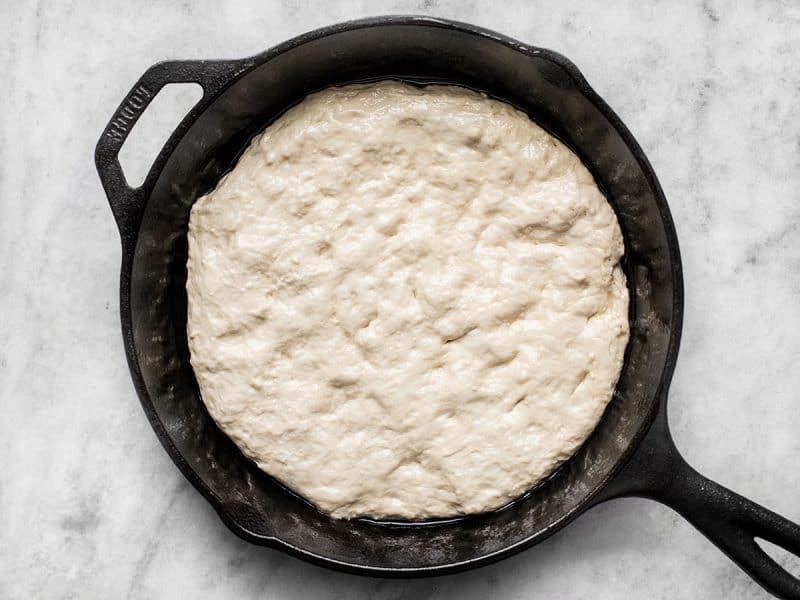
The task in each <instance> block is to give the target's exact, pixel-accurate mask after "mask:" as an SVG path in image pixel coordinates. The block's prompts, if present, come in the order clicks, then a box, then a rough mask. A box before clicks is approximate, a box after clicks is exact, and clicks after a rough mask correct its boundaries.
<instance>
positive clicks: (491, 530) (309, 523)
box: [95, 17, 800, 598]
mask: <svg viewBox="0 0 800 600" xmlns="http://www.w3.org/2000/svg"><path fill="white" fill-rule="evenodd" d="M390 77H391V78H397V79H403V80H407V81H412V82H447V83H453V84H460V85H464V86H468V87H471V88H474V89H478V90H482V91H485V92H486V93H488V94H490V95H492V96H495V97H497V98H501V99H504V100H506V101H508V102H511V103H512V104H514V105H516V106H518V107H520V108H522V109H523V110H525V111H527V112H528V114H529V115H530V116H531V118H533V119H534V120H536V121H537V122H539V123H540V124H542V125H543V126H544V127H546V128H547V129H549V130H550V131H551V132H553V133H554V134H555V135H557V136H558V137H559V138H561V139H562V140H564V141H565V142H566V143H567V144H568V145H570V146H571V147H572V148H573V149H574V150H575V151H576V152H577V154H578V155H579V156H580V157H581V159H582V160H583V161H584V162H585V163H586V165H587V166H588V167H589V169H590V170H591V172H592V173H593V174H594V176H595V178H596V180H597V181H598V182H599V184H600V185H601V187H602V188H603V189H604V191H605V193H606V194H607V196H608V198H609V200H610V202H611V203H612V205H613V206H614V208H615V210H616V211H617V214H618V216H619V220H620V224H621V226H622V231H623V234H624V237H625V243H626V257H625V261H624V268H625V272H626V274H627V277H628V283H629V286H630V292H631V298H632V304H631V313H630V323H631V339H630V343H629V346H628V349H627V355H626V360H625V366H624V368H623V371H622V374H621V377H620V381H619V384H618V385H617V389H616V392H615V394H614V398H613V400H612V402H611V403H610V405H609V409H608V410H607V411H606V413H605V415H604V416H603V419H602V420H601V422H600V424H599V425H598V426H597V429H596V430H595V431H594V433H593V434H592V435H591V437H590V438H589V440H588V441H587V442H586V443H585V444H584V445H583V446H582V447H581V448H580V450H579V451H578V452H577V453H576V454H575V456H574V457H573V458H571V459H570V460H569V461H567V463H565V464H564V465H563V466H562V468H560V469H559V470H557V471H556V473H555V474H554V475H553V476H552V477H551V478H550V479H548V480H547V481H546V482H545V483H544V484H542V485H540V486H538V487H536V488H535V489H533V490H532V491H531V492H529V493H528V494H527V495H526V496H524V497H523V498H521V499H519V500H518V501H516V502H514V503H512V504H511V505H509V506H508V507H506V508H504V509H502V510H499V511H496V512H492V513H487V514H481V515H476V516H470V517H467V518H462V519H455V520H449V521H439V522H426V523H417V524H408V523H380V522H371V521H368V520H352V521H343V520H335V519H331V518H330V517H328V516H326V515H324V514H321V513H320V512H318V511H317V510H315V509H314V508H313V507H312V506H311V505H309V504H308V503H306V502H305V501H303V500H302V499H300V498H298V497H297V496H295V495H293V494H292V493H290V492H289V491H287V490H286V489H285V488H283V487H282V486H280V485H279V484H278V483H276V482H275V481H274V480H273V479H271V478H270V477H268V476H267V475H265V474H264V473H262V472H261V471H260V470H259V469H258V468H257V467H256V466H255V465H254V464H253V463H252V462H250V461H249V460H247V459H246V458H245V457H244V456H243V455H242V454H241V453H240V452H239V450H238V449H237V448H236V446H234V444H233V443H232V442H231V441H230V440H229V439H228V438H227V437H226V436H225V435H224V434H223V433H221V432H220V430H219V429H218V428H217V427H216V425H215V424H214V422H213V421H212V420H211V418H210V417H209V415H208V414H207V412H206V411H205V409H204V407H203V404H202V402H201V400H200V395H199V392H198V389H197V384H196V382H195V379H194V375H193V373H192V369H191V367H190V364H189V351H188V347H187V342H186V333H185V329H186V292H185V289H184V284H185V280H186V228H187V221H188V215H189V209H190V207H191V205H192V203H193V201H194V200H195V199H197V198H198V196H200V195H202V194H203V193H205V192H206V191H208V190H209V189H211V188H212V187H213V186H214V185H215V183H216V182H217V181H218V180H219V179H220V176H221V175H222V174H224V173H225V172H226V171H227V170H229V169H230V168H231V166H232V165H233V164H234V162H235V160H236V158H237V156H238V155H239V153H240V152H241V151H242V149H243V148H244V146H245V144H246V143H247V141H248V140H249V139H250V138H251V136H252V135H253V134H254V133H256V132H258V131H259V130H261V129H262V128H263V127H264V126H265V125H266V124H267V123H269V122H270V121H271V120H273V119H275V117H276V116H278V115H279V114H280V113H281V112H282V111H284V110H285V109H286V108H287V107H289V106H291V105H292V104H294V103H296V102H298V101H299V100H300V99H302V98H303V97H304V96H305V95H306V94H308V93H309V92H312V91H314V90H319V89H321V88H324V87H326V86H331V85H336V84H343V83H347V82H353V81H364V80H373V79H381V78H390ZM186 82H195V83H199V84H200V85H201V86H202V87H203V90H204V95H203V97H202V99H201V100H200V101H199V102H198V103H197V105H196V106H194V108H192V110H191V111H190V112H189V114H188V115H187V116H186V118H185V119H184V120H183V121H182V122H181V124H180V125H179V126H178V128H177V129H176V130H175V132H174V133H173V135H172V137H171V138H170V139H169V141H168V142H167V144H166V145H165V147H164V148H163V150H162V151H161V153H160V154H159V156H158V158H157V159H156V161H155V163H154V165H153V167H152V169H151V170H150V173H149V175H148V177H147V179H146V180H145V182H144V184H143V185H142V186H141V187H139V188H131V187H129V186H128V184H127V182H126V180H125V176H124V174H123V172H122V169H121V167H120V164H119V160H118V158H117V156H118V153H119V150H120V148H121V147H122V145H123V143H124V142H125V139H126V138H127V136H128V134H129V132H130V130H131V128H132V127H133V126H134V124H135V123H136V120H137V119H138V118H139V116H140V115H141V114H142V112H143V111H144V110H145V109H146V107H147V105H148V104H149V102H150V101H151V100H152V98H153V97H154V96H155V95H156V94H157V93H158V91H159V90H160V89H161V88H162V87H163V86H164V85H166V84H168V83H186ZM95 160H96V163H97V169H98V171H99V173H100V178H101V179H102V182H103V187H104V188H105V191H106V194H107V195H108V200H109V202H110V204H111V209H112V211H113V213H114V217H115V218H116V221H117V224H118V226H119V230H120V234H121V237H122V273H121V284H120V310H121V315H122V333H123V337H124V341H125V349H126V351H127V356H128V363H129V366H130V370H131V374H132V375H133V380H134V383H135V385H136V390H137V392H138V394H139V397H140V399H141V402H142V406H143V407H144V411H145V413H146V414H147V417H148V419H149V420H150V423H151V425H152V426H153V428H154V429H155V431H156V433H157V434H158V437H159V439H160V440H161V443H162V444H163V445H164V447H165V448H166V449H167V452H169V455H170V456H171V457H172V460H173V461H175V464H177V465H178V467H179V468H180V470H181V472H182V473H183V474H184V475H185V476H186V477H187V478H188V479H189V481H191V482H192V484H193V485H194V486H195V487H196V488H197V489H198V490H199V491H200V493H202V494H203V496H205V497H206V499H207V500H208V501H209V502H210V503H211V504H212V505H213V506H214V508H215V509H216V510H217V512H218V513H219V515H220V517H221V518H222V520H223V521H224V522H225V524H226V525H227V526H228V527H230V528H231V530H233V532H234V533H236V534H237V535H239V536H241V537H242V538H244V539H245V540H248V541H250V542H253V543H256V544H261V545H265V546H272V547H275V548H278V549H280V550H284V551H287V552H290V553H292V554H294V555H296V556H298V557H300V558H303V559H307V560H310V561H313V562H315V563H318V564H321V565H324V566H328V567H333V568H336V569H341V570H344V571H350V572H355V573H363V574H372V575H383V576H422V575H432V574H441V573H451V572H455V571H461V570H465V569H469V568H474V567H477V566H480V565H485V564H487V563H490V562H493V561H496V560H499V559H501V558H504V557H506V556H510V555H511V554H514V553H515V552H519V551H520V550H522V549H524V548H527V547H528V546H531V545H533V544H535V543H538V542H540V541H542V540H544V539H545V538H547V537H548V536H550V535H552V534H553V533H555V532H556V531H557V530H559V529H560V528H562V527H564V526H565V525H566V524H567V523H569V522H570V521H572V520H573V519H575V518H576V517H577V516H578V515H580V514H581V513H582V512H584V511H585V510H587V509H588V508H590V507H592V506H594V505H595V504H598V503H600V502H603V501H605V500H608V499H611V498H615V497H619V496H631V495H635V496H645V497H649V498H653V499H655V500H658V501H660V502H663V503H665V504H667V505H668V506H671V507H672V508H673V509H675V510H676V511H678V512H679V513H680V514H681V515H683V516H684V517H685V518H686V519H687V520H688V521H690V522H691V523H692V524H693V525H694V526H695V527H697V528H698V529H699V530H700V531H701V532H702V533H704V534H705V535H706V536H707V537H708V538H709V539H711V541H713V542H714V543H715V544H716V545H717V546H719V548H721V549H722V550H723V551H724V552H725V553H726V554H727V555H728V556H729V557H731V559H733V560H734V561H736V563H737V564H738V565H739V566H740V567H742V568H743V569H744V570H745V571H747V573H749V574H750V576H751V577H753V578H754V579H755V580H756V581H758V583H760V584H761V585H763V586H764V587H765V588H766V589H767V590H769V591H770V592H772V593H773V594H776V595H779V596H783V597H786V598H790V597H791V598H800V580H798V579H796V578H795V577H793V576H792V575H790V574H789V573H788V572H786V571H785V570H784V569H783V568H782V567H781V566H780V565H779V564H778V563H777V562H775V561H774V560H772V559H771V558H770V557H769V556H768V555H767V554H766V553H765V552H764V551H763V550H761V548H760V547H759V546H758V545H757V544H756V542H755V538H763V539H765V540H768V541H770V542H773V543H775V544H777V545H779V546H781V547H783V548H785V549H786V550H788V551H790V552H793V553H795V554H800V527H799V526H797V525H795V524H793V523H791V522H790V521H788V520H786V519H784V518H783V517H781V516H779V515H777V514H775V513H773V512H771V511H769V510H767V509H765V508H762V507H761V506H759V505H757V504H755V503H753V502H751V501H749V500H747V499H746V498H743V497H741V496H739V495H737V494H735V493H733V492H731V491H729V490H727V489H726V488H724V487H722V486H720V485H718V484H716V483H714V482H712V481H710V480H708V479H706V478H705V477H703V476H702V475H700V474H698V473H697V472H696V471H695V470H694V469H692V468H691V467H690V466H689V465H687V464H686V462H685V461H684V460H683V458H682V457H681V455H680V454H679V453H678V451H677V449H676V448H675V446H674V445H673V442H672V438H671V436H670V433H669V428H668V426H667V420H666V402H667V390H668V387H669V383H670V378H671V376H672V371H673V368H674V366H675V358H676V355H677V352H678V342H679V338H680V332H681V319H682V311H683V281H682V275H681V262H680V255H679V251H678V241H677V239H676V237H675V230H674V227H673V223H672V219H671V217H670V213H669V209H668V208H667V203H666V200H665V199H664V195H663V193H662V191H661V188H660V186H659V184H658V181H657V180H656V176H655V174H654V173H653V170H652V168H651V167H650V164H649V163H648V161H647V158H646V157H645V156H644V153H643V152H642V150H641V148H640V147H639V145H638V144H637V143H636V141H635V140H634V139H633V136H631V134H630V132H629V131H628V130H627V129H626V127H625V126H624V125H623V124H622V122H621V121H620V120H619V118H618V117H617V116H616V115H615V114H614V112H613V111H612V110H611V109H610V108H609V107H608V106H607V105H606V103H605V102H604V101H603V100H602V99H601V98H600V97H599V96H598V95H597V94H596V93H595V92H594V91H593V90H592V89H591V88H590V87H589V85H588V84H587V82H586V80H585V79H584V78H583V76H582V75H581V74H580V73H579V71H578V70H577V68H575V66H574V65H573V64H572V63H570V62H569V61H568V60H567V59H565V58H564V57H562V56H560V55H558V54H556V53H554V52H550V51H547V50H542V49H539V48H533V47H530V46H527V45H525V44H521V43H519V42H516V41H514V40H512V39H509V38H507V37H504V36H501V35H499V34H496V33H493V32H490V31H486V30H484V29H480V28H478V27H473V26H471V25H465V24H461V23H454V22H450V21H444V20H441V19H431V18H421V17H384V18H375V19H368V20H363V21H356V22H349V23H343V24H339V25H334V26H332V27H327V28H324V29H320V30H317V31H314V32H311V33H308V34H305V35H302V36H300V37H297V38H295V39H293V40H290V41H288V42H286V43H284V44H281V45H280V46H277V47H276V48H273V49H272V50H268V51H267V52H264V53H263V54H260V55H258V56H255V57H251V58H245V59H242V60H222V61H174V62H164V63H160V64H157V65H155V66H153V67H152V68H150V69H149V70H148V71H147V72H146V73H145V74H144V75H143V76H142V78H141V79H140V80H139V81H138V82H137V83H136V84H135V85H134V87H133V89H132V90H131V91H130V93H129V94H128V95H127V96H126V98H125V99H124V100H123V102H122V104H121V105H120V106H119V108H118V109H117V111H116V113H115V115H114V117H113V118H112V120H111V122H110V123H109V124H108V126H107V127H106V129H105V131H104V132H103V134H102V137H101V138H100V141H99V142H98V144H97V149H96V154H95Z"/></svg>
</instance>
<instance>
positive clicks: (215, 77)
mask: <svg viewBox="0 0 800 600" xmlns="http://www.w3.org/2000/svg"><path fill="white" fill-rule="evenodd" d="M246 67H247V65H246V64H244V63H243V62H242V61H225V60H222V61H219V60H195V61H191V60H180V61H165V62H160V63H157V64H155V65H153V66H152V67H150V68H149V69H148V70H147V71H146V72H145V73H144V75H142V76H141V77H140V78H139V81H137V82H136V83H135V84H134V86H133V88H131V90H130V92H128V94H127V95H126V96H125V99H124V100H123V101H122V103H121V104H120V105H119V107H118V108H117V110H116V111H115V113H114V116H113V117H112V118H111V120H110V121H109V123H108V125H106V128H105V129H104V130H103V134H102V135H101V136H100V140H99V141H98V142H97V146H96V148H95V164H96V166H97V172H98V174H99V175H100V180H101V181H102V183H103V189H104V190H105V192H106V196H107V197H108V202H109V204H110V205H111V211H112V212H113V213H114V218H115V220H116V222H117V226H118V227H119V231H120V235H121V237H122V242H123V244H126V242H130V241H132V240H133V239H134V238H135V235H136V232H137V230H138V228H139V222H140V220H141V216H142V211H143V210H144V203H145V201H146V199H147V196H148V194H149V192H150V188H151V187H152V184H153V182H152V181H150V179H151V178H150V176H149V175H148V177H147V179H146V180H145V182H144V183H143V184H142V185H141V186H139V187H136V188H134V187H131V186H130V185H128V182H127V180H126V179H125V174H124V173H123V171H122V166H121V165H120V162H119V152H120V150H121V149H122V146H123V144H125V140H127V139H128V135H130V132H131V131H132V129H133V127H134V125H136V122H137V121H138V120H139V117H141V116H142V114H143V113H144V111H145V110H146V109H147V107H148V106H149V105H150V103H151V102H152V101H153V98H155V97H156V95H157V94H158V92H159V91H160V90H161V88H163V87H164V86H165V85H167V84H170V83H197V84H199V85H200V86H201V87H202V88H203V97H202V98H201V99H200V100H199V101H198V103H197V104H196V105H195V106H194V108H192V110H191V111H190V112H189V115H187V118H186V119H184V121H183V122H182V123H181V125H179V126H178V127H179V128H180V127H182V126H184V124H185V123H187V121H188V120H189V117H191V116H196V114H199V110H198V109H199V107H200V106H202V105H204V104H205V103H206V102H207V101H208V100H209V99H210V98H212V97H213V96H215V95H216V94H217V93H218V92H219V91H221V90H222V89H223V88H224V87H225V86H226V85H227V84H228V83H229V82H230V81H231V80H232V79H233V78H234V77H235V76H236V75H238V73H240V72H241V71H243V70H244V69H245V68H246Z"/></svg>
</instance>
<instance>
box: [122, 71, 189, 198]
mask: <svg viewBox="0 0 800 600" xmlns="http://www.w3.org/2000/svg"><path fill="white" fill-rule="evenodd" d="M202 97H203V88H202V87H200V86H199V85H198V84H196V83H169V84H167V85H165V86H164V87H163V88H161V91H159V92H158V94H156V97H155V98H153V100H152V102H151V103H150V106H148V107H147V108H146V109H145V111H144V114H142V116H141V117H140V118H139V120H138V121H137V122H136V125H135V126H134V127H133V130H132V131H131V133H130V135H129V136H128V139H127V140H125V143H124V144H123V146H122V148H121V149H120V151H119V162H120V164H121V165H122V171H123V172H124V173H125V179H126V180H127V182H128V185H130V186H131V187H139V186H140V185H142V183H144V180H145V178H146V177H147V173H148V172H149V171H150V167H151V166H153V162H154V161H155V159H156V156H157V155H158V152H159V151H160V150H161V148H162V147H163V146H164V144H165V143H166V141H167V139H168V138H169V136H170V135H171V134H172V132H173V131H174V130H175V128H176V127H177V126H178V123H180V122H181V120H182V119H183V118H184V117H185V116H186V113H188V112H189V110H191V108H192V107H193V106H194V105H195V104H197V103H198V102H199V101H200V98H202Z"/></svg>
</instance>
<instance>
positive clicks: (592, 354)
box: [187, 82, 628, 519]
mask: <svg viewBox="0 0 800 600" xmlns="http://www.w3.org/2000/svg"><path fill="white" fill-rule="evenodd" d="M622 253H623V243H622V236H621V233H620V228H619V225H618V223H617V220H616V217H615V215H614V212H613V210H612V209H611V207H610V206H609V204H608V202H607V201H606V199H605V198H604V197H603V195H602V194H601V193H600V191H599V190H598V188H597V186H596V184H595V182H594V180H593V178H592V176H591V175H590V174H589V172H588V171H587V170H586V168H585V167H584V166H583V165H582V164H581V161H580V160H579V159H578V158H577V157H576V156H575V155H574V154H573V153H572V152H571V151H570V150H569V149H567V148H566V147H565V146H564V145H563V144H561V143H560V142H559V141H557V140H556V139H555V138H553V137H552V136H550V135H549V134H548V133H546V132H545V131H544V130H542V129H541V128H540V127H538V126H537V125H535V124H534V123H533V122H532V121H531V120H530V119H529V118H528V117H527V116H526V115H525V114H523V113H522V112H519V111H518V110H516V109H514V108H512V107H511V106H510V105H508V104H505V103H502V102H499V101H496V100H493V99H489V98H486V97H484V96H482V95H479V94H477V93H475V92H472V91H469V90H466V89H462V88H457V87H443V86H428V87H425V88H419V87H414V86H411V85H407V84H401V83H397V82H380V83H375V84H367V85H352V86H347V87H342V88H333V89H328V90H325V91H322V92H320V93H317V94H313V95H311V96H309V97H308V98H307V99H306V100H304V101H303V102H301V103H300V104H299V105H297V106H296V107H294V108H292V109H291V110H289V111H288V112H287V113H286V114H285V115H284V116H282V117H281V118H280V119H278V120H277V121H276V122H275V123H274V124H273V125H271V126H270V127H268V128H267V129H266V130H265V131H264V133H263V134H261V135H259V136H258V137H256V138H255V139H254V140H253V142H252V144H251V145H250V146H249V148H248V149H247V150H246V152H245V153H244V154H243V155H242V157H241V159H240V160H239V162H238V164H237V165H236V167H235V168H234V169H233V170H232V171H231V172H230V173H229V174H228V175H226V176H225V177H224V178H223V179H222V181H221V182H220V183H219V185H218V186H217V188H216V189H215V190H214V191H212V192H211V193H209V194H208V195H206V196H204V197H202V198H200V199H199V200H198V201H197V203H196V204H195V205H194V208H193V209H192V213H191V218H190V222H189V263H188V281H187V289H188V298H189V314H188V334H189V347H190V349H191V362H192V366H193V367H194V371H195V374H196V376H197V381H198V383H199V385H200V390H201V392H202V397H203V401H204V402H205V404H206V406H207V407H208V410H209V412H210V413H211V416H212V417H213V418H214V419H215V420H216V422H217V423H218V424H219V426H220V427H221V428H222V429H223V431H225V432H226V433H227V434H228V435H229V436H230V437H231V438H232V439H233V440H234V442H236V444H237V445H238V446H239V447H240V448H241V449H242V450H243V452H244V453H245V454H246V455H247V456H249V457H251V458H252V459H253V460H254V461H256V463H258V465H259V467H261V468H262V469H263V470H264V471H266V472H267V473H269V474H271V475H273V476H274V477H276V478H277V479H279V480H280V481H282V482H283V483H285V484H286V485H287V486H288V487H290V488H291V489H293V490H295V491H296V492H298V493H299V494H301V495H302V496H304V497H305V498H307V499H308V500H310V501H311V502H313V503H314V504H316V505H317V506H318V507H319V508H321V509H322V510H324V511H328V512H330V513H331V514H333V515H334V516H337V517H355V516H370V517H374V518H386V517H395V518H398V517H399V518H407V519H419V518H424V517H446V516H452V515H461V514H466V513H476V512H482V511H486V510H490V509H494V508H497V507H500V506H502V505H503V504H505V503H507V502H509V501H510V500H512V499H513V498H515V497H516V496H518V495H520V494H522V493H523V492H525V491H526V490H527V489H528V488H530V487H531V486H533V485H534V484H535V483H536V482H538V481H539V480H541V479H542V478H544V477H546V476H547V475H548V474H549V473H550V472H551V471H552V470H553V468H554V467H555V466H556V465H558V463H559V462H561V461H563V460H565V459H567V458H568V457H569V456H570V455H571V454H572V453H573V452H574V451H575V450H576V448H577V447H578V446H579V445H580V444H581V443H582V442H583V441H584V439H585V438H586V437H587V436H588V435H589V433H590V432H591V431H592V429H593V428H594V427H595V425H596V423H597V421H598V420H599V419H600V417H601V415H602V413H603V410H604V408H605V406H606V404H607V403H608V401H609V399H610V398H611V395H612V393H613V390H614V386H615V384H616V381H617V378H618V376H619V372H620V369H621V366H622V360H623V352H624V349H625V345H626V343H627V339H628V321H627V310H628V293H627V290H626V287H625V280H624V275H623V273H622V271H621V269H620V268H619V265H618V262H619V259H620V257H621V255H622Z"/></svg>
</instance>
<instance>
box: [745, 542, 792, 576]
mask: <svg viewBox="0 0 800 600" xmlns="http://www.w3.org/2000/svg"><path fill="white" fill-rule="evenodd" d="M755 540H756V544H758V545H759V546H760V547H761V549H762V550H763V551H764V552H766V553H767V554H768V555H769V557H770V558H771V559H772V560H774V561H775V562H776V563H778V564H779V565H780V566H781V567H783V568H784V570H785V571H786V572H787V573H789V574H791V575H792V576H794V577H797V578H798V579H800V556H797V555H796V554H794V553H793V552H790V551H789V550H787V549H786V548H782V547H781V546H779V545H778V544H773V543H772V542H769V541H767V540H765V539H764V538H760V537H757V538H755Z"/></svg>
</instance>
